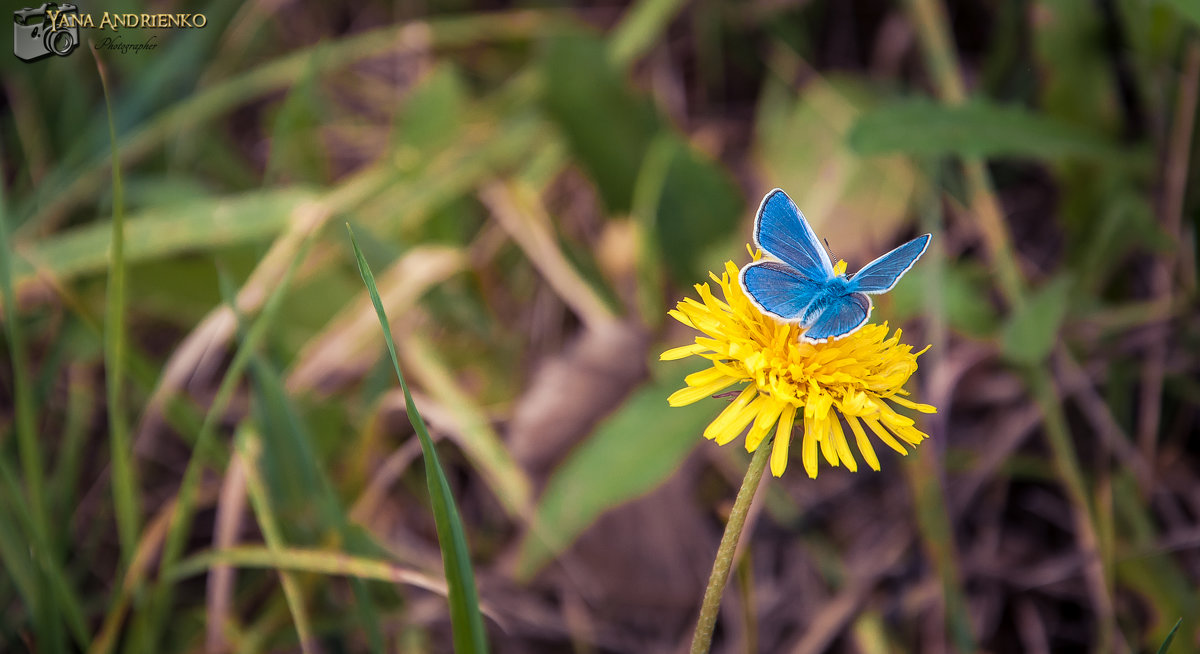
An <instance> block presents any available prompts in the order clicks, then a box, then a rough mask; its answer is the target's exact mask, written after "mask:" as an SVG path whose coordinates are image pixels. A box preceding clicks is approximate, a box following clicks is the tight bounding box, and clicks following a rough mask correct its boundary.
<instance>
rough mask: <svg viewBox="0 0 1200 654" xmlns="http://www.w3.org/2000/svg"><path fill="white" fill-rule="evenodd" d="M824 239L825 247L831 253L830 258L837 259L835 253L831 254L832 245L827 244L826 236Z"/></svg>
mask: <svg viewBox="0 0 1200 654" xmlns="http://www.w3.org/2000/svg"><path fill="white" fill-rule="evenodd" d="M824 241H825V249H826V250H827V251H828V252H829V254H830V255H833V256H832V257H831V258H833V259H837V255H834V254H833V246H831V245H829V239H828V238H826V239H824Z"/></svg>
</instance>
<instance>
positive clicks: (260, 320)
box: [97, 232, 316, 654]
mask: <svg viewBox="0 0 1200 654" xmlns="http://www.w3.org/2000/svg"><path fill="white" fill-rule="evenodd" d="M315 233H316V232H314V234H315ZM311 239H312V235H309V237H307V238H306V239H305V240H304V242H303V243H302V245H301V246H300V248H299V252H297V253H296V256H295V257H294V258H293V259H292V261H291V263H290V264H289V265H288V266H287V268H286V269H285V271H284V273H283V276H282V278H281V279H280V281H279V283H278V284H277V285H276V286H275V287H274V289H272V291H271V294H270V295H269V296H268V297H267V300H266V303H265V304H264V305H263V308H262V311H261V312H260V313H259V314H258V316H257V318H255V320H254V321H253V322H252V323H251V324H250V328H249V329H248V330H247V331H246V336H245V338H244V339H243V340H242V343H241V346H240V347H238V348H237V351H236V352H235V354H234V356H233V360H232V361H231V362H230V364H229V369H228V370H226V371H225V376H224V377H223V378H222V379H221V384H220V385H219V386H218V387H217V392H216V395H214V396H213V401H212V405H211V406H210V407H209V410H208V413H207V414H206V415H205V416H204V423H203V424H202V425H201V427H200V432H199V433H198V434H197V435H196V440H195V443H194V445H193V447H192V454H191V458H190V459H189V460H188V465H187V468H185V469H184V472H183V479H182V480H181V481H180V483H179V494H178V503H179V504H178V507H177V508H176V510H175V512H174V514H173V515H172V517H171V523H170V527H168V530H167V535H166V538H165V542H164V544H163V553H162V561H161V563H160V564H159V570H160V574H159V581H158V587H157V588H156V589H155V591H154V594H153V596H152V598H151V607H150V610H149V611H147V612H145V613H144V614H143V615H145V616H148V617H146V618H144V622H142V623H140V624H139V625H135V627H136V628H137V629H139V630H149V631H148V632H145V633H143V634H142V635H140V636H139V638H140V641H139V642H140V643H141V644H142V646H143V650H144V651H148V652H152V651H157V649H158V638H159V635H160V632H161V629H162V627H163V625H164V624H165V622H166V620H167V619H168V615H169V613H170V607H171V602H172V597H171V586H170V581H169V579H170V577H171V569H172V568H173V567H174V566H175V564H176V563H177V562H178V561H179V559H180V557H181V556H182V554H183V548H184V545H185V544H186V543H187V538H188V534H189V533H190V531H191V519H192V513H193V511H194V510H195V501H196V491H197V488H198V486H199V485H200V474H201V472H203V469H204V463H205V461H206V460H207V459H208V456H207V455H208V451H209V450H210V449H211V448H213V447H215V443H213V440H214V439H215V436H216V432H217V425H218V423H219V422H220V419H221V417H222V416H224V414H225V409H226V408H227V407H228V406H229V403H230V401H231V400H232V399H233V394H234V392H235V391H236V390H237V386H238V384H239V383H240V382H241V378H242V373H243V372H245V370H246V368H247V366H248V365H249V364H250V362H251V359H252V355H253V354H254V352H255V351H256V350H257V349H258V347H259V345H260V344H262V343H263V340H264V339H265V337H266V335H267V332H268V330H269V329H270V327H271V325H272V324H274V320H275V317H276V316H277V314H278V313H279V308H280V306H281V305H282V304H283V297H284V296H285V295H286V294H287V289H288V287H289V286H290V284H291V281H292V276H293V274H294V273H295V271H296V268H297V267H298V264H299V262H300V261H302V260H303V259H304V257H305V255H306V254H307V253H308V248H309V245H310V244H311V243H312V240H311ZM97 654H104V651H103V650H101V651H100V652H98V653H97Z"/></svg>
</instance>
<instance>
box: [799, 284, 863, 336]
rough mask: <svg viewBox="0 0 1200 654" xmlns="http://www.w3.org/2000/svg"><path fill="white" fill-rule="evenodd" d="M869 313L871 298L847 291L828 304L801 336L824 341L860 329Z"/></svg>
mask: <svg viewBox="0 0 1200 654" xmlns="http://www.w3.org/2000/svg"><path fill="white" fill-rule="evenodd" d="M869 315H871V298H870V297H869V296H867V295H864V294H862V293H847V294H846V295H843V296H842V297H839V298H837V299H836V300H834V301H833V302H831V303H830V304H829V305H828V306H826V307H825V309H824V310H823V311H821V313H820V315H818V316H817V319H816V320H814V321H813V324H812V326H811V327H809V328H808V330H807V331H805V332H804V333H803V334H801V336H800V337H801V338H803V339H804V340H806V341H809V342H817V343H824V342H825V341H828V340H829V339H831V338H837V337H838V336H845V335H846V334H849V333H852V332H854V331H856V330H858V328H859V327H862V326H863V325H864V324H866V322H867V316H869Z"/></svg>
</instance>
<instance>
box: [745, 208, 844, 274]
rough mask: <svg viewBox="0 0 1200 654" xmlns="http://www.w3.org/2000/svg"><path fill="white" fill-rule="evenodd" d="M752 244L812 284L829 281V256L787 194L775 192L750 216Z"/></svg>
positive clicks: (830, 271) (830, 267)
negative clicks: (752, 222) (752, 224)
mask: <svg viewBox="0 0 1200 654" xmlns="http://www.w3.org/2000/svg"><path fill="white" fill-rule="evenodd" d="M754 244H755V245H757V246H758V247H760V248H762V249H763V250H764V251H765V252H766V253H767V254H770V255H771V256H773V257H775V258H777V259H779V260H780V261H783V262H784V263H786V264H788V265H789V266H791V267H793V268H795V269H796V270H797V271H799V272H800V274H801V275H803V276H805V277H807V278H808V279H811V280H813V281H815V282H824V281H826V280H829V279H832V278H833V276H834V275H833V264H832V263H830V261H829V255H828V254H826V253H825V248H823V247H821V242H820V241H818V240H817V235H816V234H815V233H813V230H812V227H809V226H808V221H807V220H805V219H804V214H802V213H800V210H799V209H798V208H796V204H795V203H794V202H792V199H791V198H789V197H788V196H787V193H784V192H783V191H781V190H779V189H775V190H773V191H771V192H770V193H768V194H767V196H766V197H764V198H763V201H762V204H760V205H759V207H758V213H757V214H756V215H755V216H754Z"/></svg>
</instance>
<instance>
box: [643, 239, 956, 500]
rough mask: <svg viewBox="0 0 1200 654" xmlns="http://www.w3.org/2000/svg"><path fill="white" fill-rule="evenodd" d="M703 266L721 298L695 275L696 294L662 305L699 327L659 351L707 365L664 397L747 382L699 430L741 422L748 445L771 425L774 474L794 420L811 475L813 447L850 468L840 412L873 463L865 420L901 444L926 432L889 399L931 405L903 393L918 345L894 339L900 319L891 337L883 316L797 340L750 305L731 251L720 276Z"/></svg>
mask: <svg viewBox="0 0 1200 654" xmlns="http://www.w3.org/2000/svg"><path fill="white" fill-rule="evenodd" d="M838 265H839V266H840V265H844V264H842V263H841V262H838ZM710 275H711V276H712V279H713V281H714V282H716V283H717V284H718V285H719V286H720V287H721V291H722V294H723V295H724V297H725V299H724V300H720V299H718V298H717V297H715V296H714V295H713V293H712V290H711V289H710V288H709V285H708V284H707V283H703V284H697V285H696V291H697V292H698V293H699V294H700V301H697V300H694V299H692V298H685V299H684V300H682V301H681V302H679V304H678V305H677V306H676V308H675V309H674V310H672V311H670V315H671V316H672V317H673V318H675V319H676V320H678V321H679V322H681V323H683V324H685V325H687V326H689V327H693V328H695V329H697V330H699V331H701V332H704V335H703V336H697V337H696V342H695V343H693V344H691V345H684V346H682V347H677V348H672V349H670V350H667V351H666V352H663V353H662V355H661V356H660V359H662V360H664V361H666V360H672V359H682V358H685V357H688V356H693V355H694V356H700V357H704V358H706V359H708V360H710V361H711V362H712V366H711V367H710V368H706V369H704V370H701V371H700V372H696V373H693V374H691V375H688V376H687V378H686V379H685V380H684V381H685V383H686V384H687V387H686V388H681V389H679V390H678V391H676V392H674V393H672V394H671V397H670V398H668V400H667V401H668V402H669V403H670V405H671V406H673V407H678V406H684V405H687V404H692V403H693V402H697V401H699V400H701V399H703V398H706V397H711V396H712V395H714V394H716V393H721V392H722V391H725V389H727V388H729V387H730V386H734V385H735V384H740V383H745V382H749V383H747V384H746V386H745V387H744V388H741V389H740V392H739V391H737V390H735V391H732V392H731V393H730V394H731V395H732V394H733V393H736V394H737V396H736V398H735V399H734V400H733V401H732V402H730V403H729V406H727V407H725V409H724V410H723V411H721V413H720V414H719V415H718V416H717V417H716V419H714V420H713V421H712V423H711V424H709V426H708V428H707V429H705V430H704V437H705V438H708V439H710V440H715V441H716V442H717V443H718V444H719V445H724V444H726V443H729V442H730V441H732V440H734V439H735V438H737V437H738V436H739V435H740V434H741V433H742V431H743V430H745V429H746V427H747V426H749V427H750V430H749V431H748V432H747V433H746V450H748V451H750V452H753V451H754V450H755V449H757V448H758V446H759V444H760V443H762V442H763V440H765V439H766V437H767V435H768V434H770V432H771V429H772V428H774V429H775V443H774V446H773V448H772V451H771V474H773V475H775V476H776V477H778V476H780V475H782V474H783V471H784V469H785V468H786V467H787V461H788V448H789V446H790V444H791V437H792V428H793V426H794V425H796V424H797V423H799V424H801V425H802V426H803V432H804V433H803V436H802V440H801V444H800V448H801V452H800V454H801V459H802V460H803V462H804V469H805V471H807V472H808V476H810V477H816V476H817V460H818V454H817V452H818V450H819V451H820V455H821V456H822V457H823V458H824V459H825V461H826V462H828V463H829V464H830V465H834V466H837V465H843V464H844V465H845V466H846V467H847V468H848V469H850V471H851V472H853V471H856V470H858V462H857V461H856V460H855V458H854V454H853V452H851V450H850V443H849V440H848V439H847V435H846V432H845V430H844V429H843V428H842V419H845V422H846V424H847V425H848V426H849V427H850V432H851V433H852V434H853V436H854V442H855V444H856V445H857V447H858V451H859V453H860V454H861V455H862V457H863V459H864V460H866V462H867V465H869V466H871V468H872V469H874V470H879V458H878V457H876V456H875V449H874V448H873V447H872V445H871V441H870V439H868V438H867V430H870V431H871V433H873V434H875V437H876V438H878V439H879V440H880V441H882V442H883V443H884V444H885V445H887V446H888V447H890V448H892V449H893V450H896V451H897V452H899V453H901V454H908V450H907V449H906V448H905V444H908V445H916V444H918V443H920V442H921V441H922V440H924V439H925V438H927V437H928V435H927V434H925V433H924V432H922V431H921V430H920V429H918V428H917V426H916V424H915V423H914V422H913V420H912V419H911V418H908V417H906V416H903V415H901V414H899V413H897V412H896V409H895V406H901V407H905V408H908V409H913V410H916V411H920V412H922V413H936V412H937V409H935V408H934V407H932V406H930V405H928V404H920V403H918V402H913V401H912V400H909V399H908V398H907V397H905V396H907V395H908V393H907V392H906V391H905V390H904V388H903V386H904V384H905V382H907V381H908V378H909V377H911V376H912V374H913V372H915V371H916V370H917V357H918V356H920V355H921V354H923V353H924V352H925V350H921V351H920V352H915V353H914V352H913V351H912V347H911V346H909V345H903V344H901V343H900V330H899V329H897V330H896V332H895V333H894V334H893V335H892V336H891V337H890V338H889V337H888V327H887V324H886V323H885V324H883V325H875V324H867V325H864V326H863V327H862V329H859V330H858V331H856V332H854V333H852V334H848V335H846V336H844V337H841V338H838V339H831V340H830V341H829V342H827V343H805V342H802V341H801V340H800V339H799V336H800V334H801V332H802V330H803V327H800V326H799V325H794V324H788V323H783V322H779V321H777V320H775V319H774V318H772V317H770V316H767V315H765V314H763V313H762V312H761V311H759V310H758V308H757V307H755V306H754V304H753V303H752V302H751V301H750V299H749V298H747V297H746V294H745V292H744V291H743V290H742V287H741V285H740V284H739V283H738V281H737V279H738V267H737V266H736V265H735V264H734V263H733V262H732V261H729V262H726V264H725V273H724V274H723V275H721V276H720V277H717V276H716V275H715V274H712V273H710ZM925 349H926V350H928V349H929V348H925ZM893 405H895V406H893ZM839 416H841V418H839ZM864 425H866V429H864V428H863V426H864Z"/></svg>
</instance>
